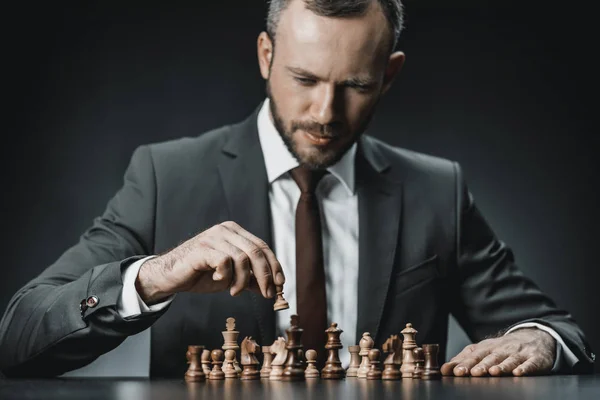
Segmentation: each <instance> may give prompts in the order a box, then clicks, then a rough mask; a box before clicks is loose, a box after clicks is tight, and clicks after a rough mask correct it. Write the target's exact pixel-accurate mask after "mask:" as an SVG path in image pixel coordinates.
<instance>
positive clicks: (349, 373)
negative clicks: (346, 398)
mask: <svg viewBox="0 0 600 400" xmlns="http://www.w3.org/2000/svg"><path fill="white" fill-rule="evenodd" d="M359 351H360V346H348V352H349V353H350V365H348V369H347V370H346V377H348V378H356V374H357V373H358V367H360V356H359V355H358V352H359Z"/></svg>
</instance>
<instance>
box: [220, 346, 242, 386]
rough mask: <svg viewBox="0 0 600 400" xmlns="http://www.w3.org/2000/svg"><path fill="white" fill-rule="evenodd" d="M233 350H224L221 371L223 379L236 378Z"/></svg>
mask: <svg viewBox="0 0 600 400" xmlns="http://www.w3.org/2000/svg"><path fill="white" fill-rule="evenodd" d="M234 362H235V350H231V349H229V350H225V364H224V367H223V372H224V373H225V379H237V378H238V373H237V371H236V370H235V365H234Z"/></svg>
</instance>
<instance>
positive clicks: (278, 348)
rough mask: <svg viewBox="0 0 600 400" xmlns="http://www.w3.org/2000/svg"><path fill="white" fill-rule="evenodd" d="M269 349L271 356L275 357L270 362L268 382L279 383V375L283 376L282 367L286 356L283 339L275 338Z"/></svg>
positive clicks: (286, 351)
mask: <svg viewBox="0 0 600 400" xmlns="http://www.w3.org/2000/svg"><path fill="white" fill-rule="evenodd" d="M270 347H271V354H274V355H275V357H274V358H273V361H271V374H270V375H269V380H271V381H280V380H281V375H282V374H283V367H284V364H285V361H286V360H287V356H288V350H287V349H286V343H285V339H284V338H282V337H279V338H277V340H275V341H274V342H273V344H272V345H271V346H270Z"/></svg>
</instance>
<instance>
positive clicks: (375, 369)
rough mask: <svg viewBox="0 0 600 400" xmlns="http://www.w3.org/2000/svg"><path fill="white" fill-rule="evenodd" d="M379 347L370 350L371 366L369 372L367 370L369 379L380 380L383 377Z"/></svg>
mask: <svg viewBox="0 0 600 400" xmlns="http://www.w3.org/2000/svg"><path fill="white" fill-rule="evenodd" d="M379 356H380V351H379V349H371V350H369V355H368V357H369V362H370V364H371V367H370V368H369V372H367V379H369V380H379V379H381V375H382V374H381V368H379Z"/></svg>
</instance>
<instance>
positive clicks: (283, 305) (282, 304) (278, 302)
mask: <svg viewBox="0 0 600 400" xmlns="http://www.w3.org/2000/svg"><path fill="white" fill-rule="evenodd" d="M275 290H276V292H277V297H276V298H275V304H273V310H275V311H280V310H286V309H288V308H290V305H289V304H288V302H287V301H286V300H285V299H284V298H283V286H279V285H275Z"/></svg>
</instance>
